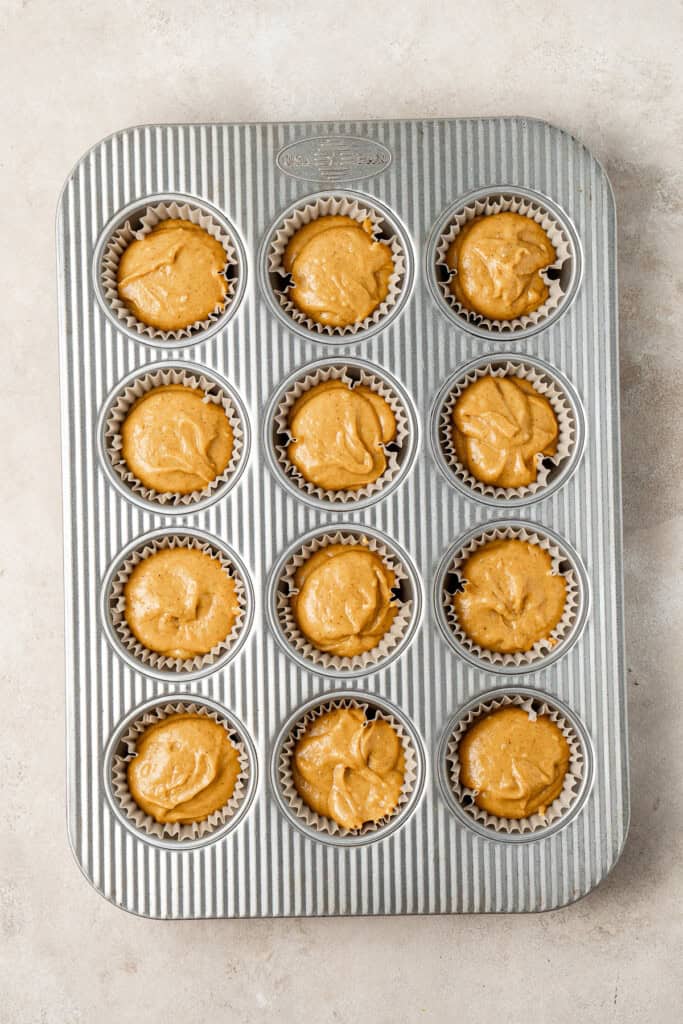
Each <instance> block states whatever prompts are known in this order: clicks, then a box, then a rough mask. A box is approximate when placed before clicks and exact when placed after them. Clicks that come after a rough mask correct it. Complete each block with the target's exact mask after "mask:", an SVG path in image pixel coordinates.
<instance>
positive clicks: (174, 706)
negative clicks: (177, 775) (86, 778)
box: [111, 697, 252, 845]
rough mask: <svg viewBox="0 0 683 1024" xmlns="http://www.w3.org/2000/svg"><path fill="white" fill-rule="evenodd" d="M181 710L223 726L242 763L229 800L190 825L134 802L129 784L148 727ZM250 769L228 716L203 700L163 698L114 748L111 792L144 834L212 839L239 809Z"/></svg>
mask: <svg viewBox="0 0 683 1024" xmlns="http://www.w3.org/2000/svg"><path fill="white" fill-rule="evenodd" d="M181 714H192V715H202V716H205V717H207V718H210V719H211V720H212V721H213V722H217V723H218V724H219V725H221V726H223V728H224V729H225V731H226V733H227V734H228V738H229V740H230V742H231V743H232V745H233V747H234V748H235V749H236V751H237V755H238V758H239V765H240V772H239V775H238V776H237V779H236V781H235V788H234V789H233V792H232V795H231V796H230V798H229V800H228V801H227V803H226V804H224V805H223V807H220V808H218V810H216V811H213V812H212V813H211V814H210V815H209V816H208V817H207V818H205V819H203V820H202V821H195V822H192V823H191V824H188V825H183V824H181V823H180V822H159V821H157V820H156V819H155V818H153V817H152V816H151V815H150V814H147V813H146V812H145V811H144V810H143V809H142V808H141V807H140V806H139V805H138V804H137V803H136V802H135V799H134V797H133V795H132V794H131V792H130V789H129V787H128V766H129V765H130V763H131V762H132V761H133V760H134V759H135V757H136V753H137V744H138V742H139V741H140V739H141V737H142V736H143V735H144V733H145V731H146V730H147V729H148V728H149V727H150V726H152V725H155V724H156V723H157V722H162V721H164V720H165V719H166V718H169V717H172V716H173V715H181ZM251 770H252V766H251V763H250V758H249V753H248V751H247V746H246V744H245V741H244V738H243V737H242V735H241V734H240V732H239V731H238V730H237V729H236V727H235V725H234V724H233V723H231V722H230V721H229V720H228V719H227V718H226V717H225V716H223V715H221V714H220V713H219V712H218V711H217V710H215V709H214V708H213V707H211V706H207V705H205V704H204V703H202V702H198V703H195V701H194V700H193V699H192V698H189V697H188V698H182V699H178V700H174V701H160V702H159V704H158V705H155V706H154V707H151V708H148V709H147V710H146V711H144V712H143V713H142V714H141V715H140V716H139V717H138V718H136V719H134V720H133V721H132V722H131V723H130V724H129V725H128V727H127V729H126V730H125V732H124V733H123V735H122V736H121V738H120V740H119V742H118V744H117V747H116V749H115V750H114V751H113V752H112V758H111V792H112V794H113V798H114V800H115V802H116V804H117V805H118V807H119V808H120V810H121V812H122V813H123V815H124V816H125V818H126V819H127V820H128V822H129V823H130V825H132V826H133V827H134V828H135V829H137V831H138V832H141V833H143V834H144V835H147V836H153V837H154V838H156V839H171V840H176V841H177V842H178V844H179V845H182V844H183V843H184V842H193V841H195V840H198V839H207V840H208V841H210V840H211V838H212V836H214V834H215V833H216V832H221V833H223V832H224V831H225V826H226V825H228V824H229V822H230V821H231V820H232V819H233V818H235V816H236V815H237V814H238V812H239V811H240V809H241V807H242V804H243V801H244V799H245V797H246V795H247V791H248V788H249V781H250V774H251Z"/></svg>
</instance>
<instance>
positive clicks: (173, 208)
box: [97, 197, 241, 343]
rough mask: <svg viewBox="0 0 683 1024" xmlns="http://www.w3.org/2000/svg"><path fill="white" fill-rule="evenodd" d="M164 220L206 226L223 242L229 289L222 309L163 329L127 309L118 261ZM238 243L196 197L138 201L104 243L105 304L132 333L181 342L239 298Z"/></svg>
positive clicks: (102, 285)
mask: <svg viewBox="0 0 683 1024" xmlns="http://www.w3.org/2000/svg"><path fill="white" fill-rule="evenodd" d="M164 220H186V221H189V222H190V223H192V224H196V225H198V226H199V227H201V228H203V229H204V230H205V231H206V232H208V234H209V235H211V237H212V238H215V239H216V240H217V241H219V242H220V243H221V245H222V246H223V249H224V250H225V270H224V271H223V274H224V276H225V279H226V281H227V286H228V287H227V292H226V295H225V301H224V303H223V306H222V308H220V309H216V310H214V312H212V313H210V314H209V316H208V317H206V319H204V320H197V321H195V323H193V324H189V325H188V326H187V327H182V328H179V329H178V330H175V331H164V330H161V329H160V328H157V327H152V326H151V325H150V324H145V323H143V322H142V321H141V320H138V319H137V317H136V316H135V314H134V313H133V312H132V310H130V309H129V308H128V306H127V305H126V304H125V302H124V301H123V299H121V297H120V296H119V291H118V270H119V262H120V260H121V257H122V255H123V253H124V251H125V250H126V249H127V248H128V246H129V245H130V244H131V242H133V241H136V240H139V239H141V238H144V237H145V235H148V234H150V232H151V231H153V230H154V228H155V227H157V226H158V225H159V224H160V223H161V222H162V221H164ZM237 251H238V250H237V244H236V241H235V239H234V238H233V237H232V235H231V234H230V233H229V232H228V230H227V227H226V225H225V224H224V223H223V222H222V220H220V219H219V218H218V216H216V215H215V214H214V213H213V212H211V211H210V209H209V207H208V206H206V205H204V204H202V203H200V202H198V201H195V200H192V201H185V200H184V199H183V198H182V197H178V198H177V199H172V198H169V199H163V200H160V201H159V202H156V203H150V204H149V205H147V206H145V205H143V204H139V205H138V207H137V209H134V210H133V211H132V212H131V213H130V215H129V216H128V218H127V219H125V221H124V223H123V224H121V225H119V226H117V227H115V228H114V229H113V230H112V231H111V233H110V235H109V237H108V238H107V240H106V241H105V243H104V247H103V250H102V255H101V259H100V262H99V266H98V267H97V274H98V283H99V287H100V292H101V295H102V297H103V300H104V303H105V305H106V306H107V307H108V309H109V310H110V311H111V312H112V313H113V315H114V317H115V318H116V320H118V322H119V323H120V325H121V326H122V327H124V328H125V329H126V331H127V332H128V333H129V334H132V335H134V336H135V335H137V336H138V337H139V338H140V339H141V340H144V339H151V340H152V341H154V342H162V343H163V342H169V343H173V342H182V341H183V340H185V339H188V338H192V339H193V340H194V338H195V336H198V335H200V334H201V333H202V332H206V331H208V330H209V329H210V328H211V327H212V326H214V325H215V324H216V323H217V322H218V321H219V320H223V319H224V316H225V314H226V312H227V310H228V307H230V306H231V305H232V304H233V303H234V301H235V298H236V294H237V290H238V277H239V274H240V271H241V268H240V264H239V260H238V255H237Z"/></svg>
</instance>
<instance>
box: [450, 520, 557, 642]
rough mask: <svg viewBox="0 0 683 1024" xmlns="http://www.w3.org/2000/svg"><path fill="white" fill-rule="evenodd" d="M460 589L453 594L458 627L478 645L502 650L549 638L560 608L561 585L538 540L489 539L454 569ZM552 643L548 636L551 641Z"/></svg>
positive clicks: (549, 558)
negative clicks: (462, 588) (458, 567)
mask: <svg viewBox="0 0 683 1024" xmlns="http://www.w3.org/2000/svg"><path fill="white" fill-rule="evenodd" d="M459 575H460V576H461V578H462V579H463V581H464V584H465V589H464V590H463V591H461V592H458V593H456V594H455V595H454V597H453V607H454V609H455V613H456V616H457V619H458V622H459V623H460V625H461V627H462V629H463V630H464V632H465V633H466V634H467V636H468V637H470V639H471V640H473V641H474V642H475V643H476V644H479V646H480V647H483V648H485V649H486V650H489V651H499V652H500V653H502V654H512V653H514V652H517V651H530V650H531V649H532V647H533V646H534V644H536V643H538V641H539V640H544V639H546V640H549V639H550V634H551V633H552V631H553V629H554V628H555V626H556V625H557V624H558V622H559V621H560V619H561V618H562V614H563V612H564V606H565V599H566V590H567V584H566V581H565V579H564V577H563V576H557V575H554V574H553V571H552V559H551V557H550V555H549V554H548V552H547V551H544V550H543V548H541V547H539V545H538V544H530V543H529V542H528V541H525V540H492V541H489V542H488V543H487V544H484V545H482V547H480V548H478V549H477V550H476V551H475V552H474V553H473V554H472V555H470V557H469V558H468V559H467V560H466V561H465V563H464V565H463V566H462V568H461V569H460V570H459ZM551 642H553V641H551Z"/></svg>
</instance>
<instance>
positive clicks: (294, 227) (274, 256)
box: [266, 196, 407, 336]
mask: <svg viewBox="0 0 683 1024" xmlns="http://www.w3.org/2000/svg"><path fill="white" fill-rule="evenodd" d="M329 216H334V217H336V216H341V217H351V218H352V219H353V220H356V221H358V223H359V224H362V223H363V221H365V220H370V221H371V222H372V225H373V228H374V237H375V238H376V239H377V240H378V241H382V242H385V243H386V244H387V245H388V246H389V247H390V249H391V254H392V257H393V260H394V272H393V274H392V275H391V277H390V278H389V291H388V292H387V296H386V298H385V299H384V301H383V302H381V303H380V304H379V305H378V306H377V308H376V309H375V310H374V311H373V312H372V313H371V314H370V316H367V317H365V319H364V320H360V321H358V322H357V323H355V324H347V325H346V326H345V327H333V326H331V325H330V324H320V323H318V322H317V321H316V320H313V319H311V317H309V316H307V315H306V314H305V313H303V312H302V311H301V310H300V309H298V308H297V306H296V305H295V304H294V303H293V302H292V301H291V299H290V298H289V290H290V287H291V286H289V285H288V284H287V280H288V278H289V275H288V274H287V272H286V270H285V269H284V266H283V264H282V260H283V257H284V252H285V249H286V248H287V245H288V244H289V241H290V239H291V238H293V236H294V235H295V234H296V232H297V231H299V229H300V228H302V227H304V225H305V224H310V222H311V221H312V220H317V219H318V218H319V217H329ZM385 224H386V221H385V218H384V217H383V216H382V214H381V213H379V212H378V211H377V210H375V209H373V208H372V207H371V206H367V205H364V204H362V203H361V202H360V201H359V200H357V199H353V198H349V197H348V196H329V197H327V198H326V199H316V200H314V201H312V202H308V203H306V204H305V205H303V206H301V207H299V208H297V209H296V210H294V212H293V213H290V214H289V216H288V217H287V218H286V220H284V221H283V222H282V224H281V225H280V226H279V228H278V229H277V230H276V231H275V234H274V236H273V238H272V241H271V243H270V246H269V248H268V253H267V257H266V258H267V268H268V273H269V274H271V275H277V277H278V278H281V279H282V288H277V287H276V286H275V285H273V290H274V293H275V296H276V298H277V301H278V302H279V304H280V306H281V308H282V309H283V310H284V312H285V313H286V314H287V316H289V317H291V319H292V320H294V321H295V323H297V324H299V325H300V326H302V327H306V328H307V329H308V330H309V331H314V332H315V333H317V334H323V335H325V334H326V335H330V336H333V335H347V334H348V335H353V334H357V333H358V332H359V331H363V330H367V329H368V328H369V327H374V326H375V325H377V324H379V323H380V322H381V321H382V320H383V319H384V317H386V316H387V315H388V314H389V313H390V312H391V309H392V307H393V306H395V305H396V302H397V301H398V298H399V296H400V293H401V289H402V287H403V284H404V281H405V277H406V259H407V257H406V254H405V252H404V249H403V245H402V243H401V241H400V239H399V237H398V236H397V235H396V234H394V233H393V232H392V230H391V227H390V225H388V224H386V227H385ZM271 283H272V279H271Z"/></svg>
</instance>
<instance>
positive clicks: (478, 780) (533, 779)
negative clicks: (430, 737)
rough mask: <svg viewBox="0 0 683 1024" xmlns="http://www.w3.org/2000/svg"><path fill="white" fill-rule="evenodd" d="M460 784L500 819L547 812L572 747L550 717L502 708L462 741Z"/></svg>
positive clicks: (557, 789)
mask: <svg viewBox="0 0 683 1024" xmlns="http://www.w3.org/2000/svg"><path fill="white" fill-rule="evenodd" d="M458 757H459V759H460V782H461V783H462V784H463V785H464V786H467V787H468V788H469V789H473V790H475V793H476V795H475V797H474V802H475V803H476V805H477V806H478V807H481V808H482V809H483V810H485V811H488V813H489V814H495V815H496V816H497V817H499V818H517V819H519V818H528V817H530V816H531V815H532V814H537V813H538V814H545V811H546V808H548V807H549V806H550V804H552V802H553V800H556V799H557V797H558V796H559V795H560V793H561V792H562V786H563V784H564V780H565V776H566V774H567V771H568V769H569V744H568V743H567V740H566V739H565V737H564V735H563V734H562V731H561V730H560V729H559V728H558V727H557V725H555V723H554V722H553V721H552V720H551V719H550V718H549V717H548V716H547V715H540V716H539V717H538V718H536V719H532V718H530V717H529V714H528V712H526V711H524V710H523V709H522V708H519V707H506V708H500V709H499V710H498V711H492V712H491V714H489V715H486V717H484V718H480V719H479V721H478V722H475V723H474V725H472V726H471V727H470V728H469V729H468V730H467V732H466V733H465V735H464V737H463V738H462V740H461V741H460V744H459V746H458Z"/></svg>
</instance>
